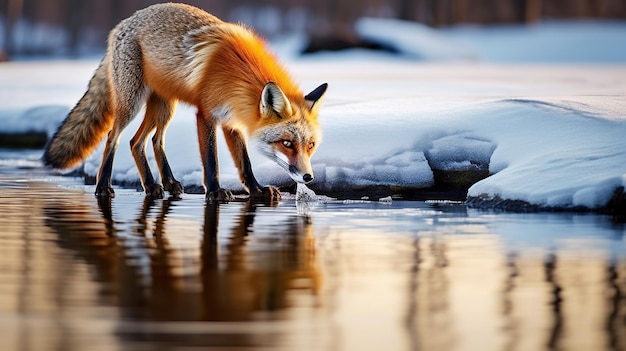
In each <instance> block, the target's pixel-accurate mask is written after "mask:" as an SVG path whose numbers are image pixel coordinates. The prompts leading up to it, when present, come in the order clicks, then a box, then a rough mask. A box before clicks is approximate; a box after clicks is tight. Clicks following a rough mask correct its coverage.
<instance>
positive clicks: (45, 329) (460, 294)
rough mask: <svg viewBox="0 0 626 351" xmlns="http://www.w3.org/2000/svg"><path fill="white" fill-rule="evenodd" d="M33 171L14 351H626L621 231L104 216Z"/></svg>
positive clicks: (360, 217) (11, 243) (408, 211)
mask: <svg viewBox="0 0 626 351" xmlns="http://www.w3.org/2000/svg"><path fill="white" fill-rule="evenodd" d="M4 156H5V158H6V157H8V156H7V155H6V153H5V154H4ZM20 157H21V158H22V159H24V157H23V155H21V156H20ZM9 158H10V157H9ZM29 158H30V157H25V159H26V161H20V162H22V163H16V162H15V161H11V162H8V161H6V160H5V161H3V162H0V339H1V340H2V345H3V346H2V349H5V350H59V351H60V350H63V351H71V350H152V349H158V350H195V349H202V350H221V349H228V350H623V349H626V299H625V293H626V242H625V240H624V232H625V229H624V226H623V225H617V224H613V223H612V222H611V221H610V219H609V218H607V217H603V216H598V215H589V214H588V215H581V214H551V213H548V214H511V213H490V212H484V211H477V210H471V209H467V208H466V207H465V206H463V205H461V204H454V203H424V202H402V201H394V202H392V203H391V204H388V203H377V202H339V201H331V202H326V203H319V204H316V205H313V206H311V208H309V209H308V211H306V213H303V211H298V208H297V206H296V203H295V201H294V200H289V199H287V200H285V201H282V202H281V203H280V204H279V205H278V206H275V207H268V206H263V205H253V204H250V203H247V202H236V203H230V204H221V205H207V204H205V203H204V201H203V197H202V196H198V195H184V197H183V199H182V200H174V199H165V200H155V201H152V200H149V199H146V198H145V197H144V196H143V195H142V194H141V193H137V192H135V191H133V190H124V189H118V190H117V196H116V197H115V198H114V199H113V200H112V201H98V200H97V199H96V198H95V197H94V196H93V195H92V193H93V187H89V186H84V185H82V184H81V183H80V181H79V180H75V179H72V178H67V177H64V178H60V177H55V176H51V175H49V174H46V173H45V172H43V171H42V170H40V169H38V168H37V163H36V162H34V161H28V159H29Z"/></svg>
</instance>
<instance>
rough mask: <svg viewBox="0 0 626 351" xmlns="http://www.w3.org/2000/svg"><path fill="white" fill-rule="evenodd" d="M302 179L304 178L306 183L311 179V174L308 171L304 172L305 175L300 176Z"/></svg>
mask: <svg viewBox="0 0 626 351" xmlns="http://www.w3.org/2000/svg"><path fill="white" fill-rule="evenodd" d="M302 180H304V182H305V183H308V182H310V181H312V180H313V176H312V175H310V174H309V173H306V174H305V175H303V176H302Z"/></svg>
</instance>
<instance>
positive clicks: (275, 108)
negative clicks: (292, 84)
mask: <svg viewBox="0 0 626 351" xmlns="http://www.w3.org/2000/svg"><path fill="white" fill-rule="evenodd" d="M259 108H260V109H261V116H270V115H271V114H272V112H274V113H275V114H277V115H278V116H279V117H282V116H291V115H292V114H293V111H292V109H291V104H290V103H289V99H287V96H285V93H283V91H282V90H281V89H280V88H279V87H278V85H276V83H274V82H269V83H267V84H265V87H264V88H263V92H261V103H260V105H259Z"/></svg>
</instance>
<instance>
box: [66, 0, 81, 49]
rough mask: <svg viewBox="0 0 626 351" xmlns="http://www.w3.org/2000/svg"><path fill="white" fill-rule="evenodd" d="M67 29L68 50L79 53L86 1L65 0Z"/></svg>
mask: <svg viewBox="0 0 626 351" xmlns="http://www.w3.org/2000/svg"><path fill="white" fill-rule="evenodd" d="M65 4H66V5H65V6H66V7H65V9H66V11H65V29H66V30H67V33H68V43H67V45H68V50H69V53H70V54H72V55H76V54H78V46H79V44H80V39H81V37H80V33H81V32H82V30H83V20H84V18H85V11H84V9H85V1H83V0H65Z"/></svg>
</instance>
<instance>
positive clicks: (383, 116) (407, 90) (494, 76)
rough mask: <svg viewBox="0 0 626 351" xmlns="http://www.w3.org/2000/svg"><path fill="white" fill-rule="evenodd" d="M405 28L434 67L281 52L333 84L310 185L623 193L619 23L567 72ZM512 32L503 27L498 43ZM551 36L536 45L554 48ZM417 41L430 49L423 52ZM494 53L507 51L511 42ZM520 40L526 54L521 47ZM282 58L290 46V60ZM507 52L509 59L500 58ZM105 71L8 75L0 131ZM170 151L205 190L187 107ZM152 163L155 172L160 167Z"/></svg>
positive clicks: (560, 202)
mask: <svg viewBox="0 0 626 351" xmlns="http://www.w3.org/2000/svg"><path fill="white" fill-rule="evenodd" d="M363 23H365V24H363ZM376 25H385V26H387V27H384V29H385V30H381V31H380V33H385V35H386V36H387V37H384V38H381V40H391V39H393V38H394V36H393V35H391V36H389V33H392V32H393V30H394V29H393V24H392V25H390V24H389V23H382V24H377V23H376V22H375V21H373V22H370V23H367V22H361V26H362V28H361V29H360V30H362V31H363V33H365V32H366V31H369V32H368V33H375V31H373V30H372V27H374V28H375V26H376ZM399 25H400V26H401V27H402V35H400V34H399V32H398V35H396V36H395V38H399V41H398V42H397V43H396V46H397V47H406V48H407V49H406V50H409V49H410V50H413V51H415V52H417V51H420V50H421V51H422V52H429V53H430V54H429V55H428V57H431V58H436V59H433V60H430V61H418V60H412V59H409V58H408V57H415V56H416V55H415V54H414V53H409V55H407V56H405V57H396V56H389V55H386V54H374V53H364V52H360V51H353V52H347V53H340V54H318V55H313V56H309V57H305V58H298V59H294V58H293V57H292V58H289V55H283V56H284V57H286V58H287V59H286V62H285V63H286V66H287V67H288V69H289V70H290V71H291V72H292V74H293V76H294V78H295V79H296V80H297V81H299V82H301V86H302V88H303V90H304V91H309V90H311V89H313V88H315V87H316V86H317V85H319V83H322V82H328V83H329V85H330V88H329V91H328V93H327V97H326V100H325V101H324V106H323V108H322V110H321V114H320V121H321V124H322V128H323V130H324V140H323V142H322V144H321V145H320V147H319V149H318V151H317V153H316V154H315V155H314V156H313V164H314V171H315V182H316V183H317V184H318V185H319V186H320V187H321V188H324V187H327V188H330V187H335V188H336V187H340V186H345V187H351V186H361V185H375V184H386V185H396V186H406V187H429V186H432V185H433V179H434V178H433V171H432V170H433V169H439V170H467V169H475V168H478V167H481V166H484V165H488V167H489V171H490V173H491V174H492V175H491V176H490V177H488V178H486V179H484V180H482V181H480V182H478V183H476V184H475V185H474V186H472V188H470V190H469V196H471V197H483V198H494V197H497V198H501V199H510V200H522V201H525V202H528V203H531V204H534V205H537V206H548V207H566V208H567V207H573V206H585V207H589V208H598V207H602V206H604V205H605V204H606V203H607V201H608V200H609V199H610V197H611V196H612V195H613V193H614V191H615V189H617V188H618V187H622V186H625V185H626V137H625V136H626V56H624V52H626V42H623V41H625V40H626V25H625V24H621V26H620V25H617V24H611V25H610V26H609V27H610V28H611V29H610V31H609V30H608V29H607V31H605V32H602V31H599V33H605V36H608V38H610V39H611V40H613V41H617V42H614V43H613V44H614V49H613V50H611V49H610V47H609V46H606V45H605V46H606V47H605V48H604V49H602V50H606V52H605V53H604V54H602V53H601V52H598V51H601V49H597V50H596V52H595V53H594V54H595V55H596V59H595V60H592V61H594V62H596V63H589V61H590V60H588V59H583V60H581V61H583V62H586V63H572V62H573V61H576V60H575V55H576V51H575V50H573V49H571V50H572V52H573V53H572V56H568V57H569V59H567V60H565V59H564V60H563V61H567V62H568V63H567V64H563V63H558V64H557V63H554V62H553V61H554V60H553V59H552V58H550V59H546V60H545V61H549V63H541V62H540V63H537V62H536V61H542V60H530V61H535V63H533V64H528V63H526V62H525V61H528V57H522V58H521V59H520V62H510V61H511V60H508V59H507V60H494V61H509V62H506V63H502V62H499V63H493V62H489V61H484V58H485V57H487V60H488V55H484V53H485V52H486V51H487V50H486V49H485V48H481V47H480V45H472V40H477V39H476V36H477V34H476V31H478V29H474V30H473V31H469V34H468V35H467V36H466V37H463V36H462V35H460V34H459V33H457V32H454V31H453V30H447V31H441V32H435V33H433V32H432V30H428V31H426V32H424V33H422V32H420V30H415V31H414V32H411V29H410V28H405V27H404V25H405V24H404V23H400V24H399ZM552 26H556V25H555V24H553V25H552ZM567 26H569V27H567V29H568V30H561V31H560V33H562V34H561V35H563V36H564V38H569V37H567V36H566V34H567V33H569V35H574V36H575V35H577V33H576V32H575V31H574V30H573V29H572V28H579V29H580V30H582V31H583V33H585V30H587V29H586V28H587V27H586V26H588V24H581V25H579V26H575V25H573V24H567ZM600 27H601V26H600ZM615 28H620V29H619V30H621V33H622V36H621V37H620V36H614V35H613V34H611V33H613V32H611V31H614V30H617V29H615ZM527 30H528V29H527V28H521V29H520V30H519V31H516V32H514V33H516V34H515V35H518V36H519V37H520V38H521V37H523V35H522V34H520V33H523V32H524V31H527ZM536 30H539V29H536ZM452 32H454V33H452ZM407 33H409V34H407ZM410 33H413V34H412V35H411V34H410ZM451 33H452V34H454V35H452V34H451ZM488 33H491V32H488ZM505 33H506V31H503V30H496V31H495V33H492V34H491V36H492V37H495V36H502V35H504V34H505ZM548 33H551V32H550V31H548ZM470 34H471V35H470ZM532 35H537V33H535V32H532ZM484 36H485V37H486V39H485V41H484V42H481V43H482V45H484V46H488V45H487V44H486V43H485V42H486V41H488V40H490V39H489V38H487V37H488V36H487V35H484ZM580 37H581V38H583V39H584V40H591V39H588V36H587V37H586V36H580ZM416 38H418V39H419V40H417V39H416ZM511 38H515V36H511ZM585 38H587V39H585ZM600 38H604V37H603V36H600V37H598V38H597V39H596V40H600ZM548 39H549V38H548ZM548 39H546V38H544V39H543V41H541V40H539V39H538V40H539V41H538V42H542V43H545V42H550V40H548ZM512 40H513V39H512ZM567 40H570V39H567ZM581 40H582V39H581ZM620 40H622V42H620ZM570 41H571V40H570ZM420 42H424V43H431V44H432V45H431V44H428V45H426V44H424V45H423V46H422V47H419V46H420V45H422V44H420ZM461 42H463V43H464V44H458V45H459V46H458V47H456V48H454V50H451V49H450V48H449V47H448V46H450V45H456V44H454V43H461ZM496 42H497V45H504V44H502V43H504V42H505V41H504V42H503V41H501V40H500V41H496ZM513 42H514V43H517V44H518V45H522V44H520V43H522V42H524V40H521V39H519V38H518V39H517V41H515V40H513ZM526 42H527V44H526V50H540V49H541V48H540V46H538V47H533V45H532V43H533V41H532V40H526ZM442 43H443V44H445V43H448V46H446V45H443V46H442ZM517 44H516V45H517ZM584 44H585V43H584V42H581V43H580V45H584ZM494 45H495V44H494ZM600 46H601V45H596V46H593V48H598V47H600ZM285 47H289V46H288V45H286V46H283V47H282V50H284V48H285ZM446 48H448V49H446ZM489 49H490V50H491V49H493V48H489ZM508 49H511V50H512V49H513V48H511V47H508V46H505V47H502V50H508ZM514 49H515V50H519V49H520V48H519V47H517V46H516V47H515V48H514ZM577 50H578V48H577ZM281 52H283V53H284V51H281ZM494 52H497V50H494ZM468 53H472V54H468ZM561 54H562V55H564V54H565V53H564V52H561ZM619 55H623V56H619ZM537 56H540V55H536V57H537ZM423 57H427V56H426V55H423ZM451 57H452V58H453V60H452V61H453V62H450V60H449V59H450V58H451ZM598 57H601V58H605V60H602V59H598ZM620 57H622V59H621V61H620V59H619V58H620ZM442 58H445V61H441V59H442ZM481 59H483V60H481ZM597 62H603V63H602V64H599V63H597ZM604 62H618V63H613V64H605V63H604ZM97 64H98V62H97V61H58V62H23V63H8V64H2V65H0V131H26V130H29V129H33V130H46V131H48V132H49V133H52V132H54V129H55V127H56V125H58V124H59V123H60V122H61V121H62V119H63V118H64V117H65V114H66V113H67V111H69V109H70V108H71V107H72V106H73V105H74V104H75V103H76V101H77V100H78V99H79V98H80V97H81V95H82V94H83V92H84V89H85V87H86V84H87V82H88V80H89V78H90V76H91V74H92V72H93V70H94V69H95V68H96V66H97ZM140 120H141V118H136V119H135V121H134V122H133V124H131V125H130V126H129V127H128V129H127V130H126V131H125V133H124V135H123V138H122V141H121V147H120V148H119V151H118V154H117V157H116V160H115V165H114V179H115V180H117V181H131V182H132V181H136V180H138V173H137V170H136V168H135V165H134V161H133V159H132V157H131V155H130V150H129V148H128V147H126V145H128V143H129V140H130V138H131V137H132V135H133V134H134V131H135V130H136V129H137V127H138V125H139V122H140ZM148 149H149V150H150V148H148ZM166 149H167V154H168V156H169V160H170V163H171V165H172V167H173V171H174V175H175V176H176V177H177V178H178V179H179V180H180V181H181V182H182V183H183V184H184V185H187V186H189V185H200V184H201V173H202V172H201V164H200V158H199V152H198V142H197V137H196V131H195V121H194V110H193V109H192V108H190V107H187V106H182V105H181V106H180V107H179V109H178V111H177V116H176V118H174V120H173V122H172V124H171V125H170V128H169V129H168V132H167V136H166ZM219 150H220V151H219V153H220V167H221V169H220V171H221V181H222V183H223V186H225V187H227V188H233V189H236V188H241V185H240V184H239V180H238V177H237V175H236V174H237V173H236V170H235V167H234V165H233V163H232V161H231V159H230V155H229V153H228V151H227V149H226V146H225V144H224V143H223V142H222V141H220V145H219ZM251 151H252V155H251V157H252V162H253V166H254V169H255V173H256V174H257V177H258V178H259V181H260V182H262V183H270V184H285V183H289V177H288V176H287V174H286V173H285V172H284V171H283V170H282V169H281V168H279V167H278V166H277V165H274V164H273V162H272V161H269V160H267V159H265V158H264V157H263V156H261V155H259V154H258V153H257V152H254V147H251ZM148 153H149V154H150V153H151V152H150V151H149V152H148ZM101 154H102V148H99V149H98V150H96V152H95V153H94V154H93V155H92V156H91V157H89V158H88V159H87V160H86V162H85V165H84V170H85V172H87V173H88V174H91V175H95V174H96V172H97V169H98V167H99V164H100V158H101ZM152 164H153V171H155V172H156V169H157V168H156V164H155V163H154V162H152Z"/></svg>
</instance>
